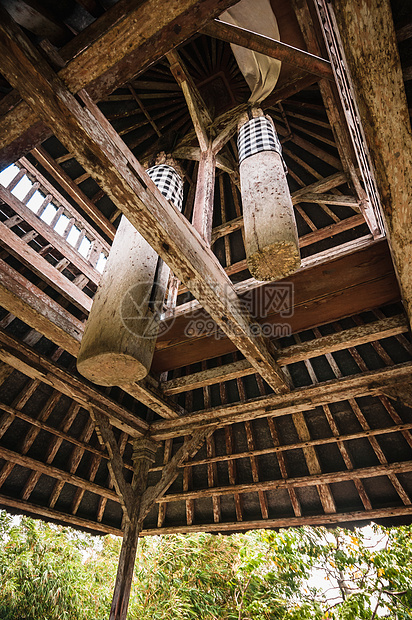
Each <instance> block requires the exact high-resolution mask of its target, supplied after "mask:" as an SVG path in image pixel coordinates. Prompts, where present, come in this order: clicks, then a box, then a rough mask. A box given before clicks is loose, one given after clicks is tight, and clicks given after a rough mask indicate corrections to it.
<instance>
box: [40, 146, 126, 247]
mask: <svg viewBox="0 0 412 620" xmlns="http://www.w3.org/2000/svg"><path fill="white" fill-rule="evenodd" d="M31 154H32V155H33V157H34V158H35V159H36V160H37V161H38V162H39V164H40V165H41V166H43V168H44V169H45V170H46V171H47V172H49V173H50V174H51V176H52V177H53V178H54V179H55V180H56V181H57V183H58V184H59V185H60V187H61V188H62V189H63V190H64V191H65V192H67V193H68V195H69V196H70V198H71V199H72V200H74V202H76V203H77V204H78V205H79V207H80V208H81V209H83V211H84V212H85V213H87V215H89V216H90V218H91V219H92V220H93V222H94V223H95V224H97V226H98V227H99V228H100V230H101V231H102V232H103V233H104V234H105V235H106V236H107V237H108V238H109V239H110V240H111V241H112V240H113V239H114V235H115V233H116V229H115V227H114V226H113V224H112V223H111V222H109V220H108V219H107V218H106V217H105V216H104V215H103V213H102V212H101V211H100V210H99V209H98V207H96V205H95V204H94V202H92V201H91V200H90V198H88V197H87V196H86V194H85V193H84V192H83V191H82V190H81V189H80V188H79V187H78V185H76V183H75V182H74V181H73V180H72V179H71V178H70V177H69V175H68V174H67V172H65V171H64V170H63V168H62V167H61V166H59V164H58V163H56V162H55V161H54V159H53V157H51V155H49V154H48V152H47V151H46V150H45V149H44V148H43V147H41V146H39V147H37V148H36V149H33V150H32V151H31Z"/></svg>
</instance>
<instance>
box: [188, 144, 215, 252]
mask: <svg viewBox="0 0 412 620" xmlns="http://www.w3.org/2000/svg"><path fill="white" fill-rule="evenodd" d="M215 170H216V155H215V153H214V152H213V150H212V148H211V145H210V144H209V146H208V148H207V150H206V151H201V153H200V161H199V171H198V173H197V183H196V194H195V202H194V205H193V215H192V224H193V226H194V228H196V230H197V232H198V233H199V234H200V235H201V236H202V237H203V239H204V240H205V241H206V243H207V244H208V245H211V243H212V223H213V202H214V192H215Z"/></svg>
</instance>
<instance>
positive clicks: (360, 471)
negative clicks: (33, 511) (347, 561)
mask: <svg viewBox="0 0 412 620" xmlns="http://www.w3.org/2000/svg"><path fill="white" fill-rule="evenodd" d="M411 471H412V461H401V462H398V463H388V464H384V465H372V466H370V467H359V468H356V469H352V470H350V471H349V470H345V471H339V472H328V473H319V474H309V475H306V476H299V477H295V478H286V479H284V478H279V479H277V480H265V481H261V482H246V483H244V484H237V485H235V486H233V487H232V486H231V485H227V486H221V487H215V488H213V489H209V488H204V489H196V490H194V491H186V492H181V493H170V494H167V495H164V496H163V497H162V498H161V499H160V500H158V501H162V502H167V503H171V502H181V501H185V500H186V499H195V500H196V499H199V498H206V497H212V495H213V494H217V495H220V496H224V495H231V494H232V493H234V492H236V493H250V492H257V491H258V490H259V489H260V490H262V491H269V490H275V489H287V488H288V487H294V488H295V489H296V488H302V487H307V486H318V485H326V484H334V483H337V482H345V481H347V480H355V478H359V479H365V478H375V477H379V476H390V475H395V474H402V473H409V472H411ZM331 512H335V511H331ZM209 527H210V529H211V526H210V525H209Z"/></svg>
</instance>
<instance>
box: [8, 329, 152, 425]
mask: <svg viewBox="0 0 412 620" xmlns="http://www.w3.org/2000/svg"><path fill="white" fill-rule="evenodd" d="M0 343H1V345H0V359H2V361H5V362H6V363H8V364H9V365H10V366H12V367H13V368H16V370H19V371H20V372H22V373H23V374H25V375H26V376H28V377H31V378H33V379H38V380H39V381H41V382H42V383H46V384H47V385H50V386H51V387H53V388H54V389H56V390H57V391H58V392H61V393H62V394H65V395H66V396H68V397H69V398H72V399H73V400H74V401H76V402H78V403H79V404H80V405H81V406H82V407H85V408H86V409H87V408H88V407H89V405H90V404H93V406H95V407H96V408H97V409H98V410H99V411H102V412H103V413H104V415H106V416H108V417H109V418H110V419H111V420H112V422H113V424H114V425H115V426H117V427H118V428H120V429H122V430H125V431H127V432H128V433H129V434H130V435H132V436H133V437H140V436H141V435H144V434H145V433H146V432H147V429H148V425H147V423H146V422H144V421H143V420H141V419H139V418H137V417H136V416H135V415H134V414H132V413H131V412H130V411H127V410H126V409H124V408H123V407H121V406H120V405H118V404H117V403H116V402H115V401H113V400H112V399H110V398H108V397H106V396H104V395H103V394H100V392H98V391H97V390H96V389H95V388H94V387H93V386H92V385H91V384H89V383H87V384H86V382H85V381H82V380H81V379H79V378H78V377H76V376H74V375H72V374H71V373H69V372H68V371H66V370H64V369H63V368H60V367H59V366H57V365H56V364H54V363H52V362H51V361H49V360H48V359H47V358H46V357H44V356H43V355H40V354H39V353H37V352H36V351H34V350H32V349H30V348H29V347H27V346H26V345H25V344H23V343H22V342H21V341H19V340H16V339H15V338H13V337H12V336H9V335H8V334H6V333H5V332H4V331H3V330H1V331H0Z"/></svg>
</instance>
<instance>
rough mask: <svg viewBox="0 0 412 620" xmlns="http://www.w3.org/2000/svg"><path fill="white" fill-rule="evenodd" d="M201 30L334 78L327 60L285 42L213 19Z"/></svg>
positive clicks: (331, 78) (214, 36)
mask: <svg viewBox="0 0 412 620" xmlns="http://www.w3.org/2000/svg"><path fill="white" fill-rule="evenodd" d="M201 32H202V33H203V34H206V35H208V36H209V37H213V38H215V39H220V40H221V41H227V42H228V43H232V44H234V45H240V46H241V47H245V48H247V49H250V50H253V51H254V52H258V53H259V54H265V56H270V57H271V58H276V59H277V60H280V61H282V62H285V63H287V64H290V65H293V66H294V67H298V68H299V69H301V70H303V71H307V72H308V73H313V74H314V75H317V76H318V77H321V78H325V79H327V80H331V81H333V79H334V78H333V72H332V67H331V65H330V62H329V61H328V60H325V59H324V58H320V57H319V56H315V55H314V54H309V53H308V52H305V51H303V50H300V49H298V48H296V47H292V46H291V45H287V43H282V42H281V41H276V40H274V39H271V38H270V37H266V36H264V35H261V34H257V33H256V32H252V31H251V30H246V29H245V28H240V27H239V26H235V25H233V24H228V23H226V22H224V21H221V20H217V19H215V20H213V21H210V22H209V23H208V24H207V25H206V26H204V27H203V28H202V30H201Z"/></svg>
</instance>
